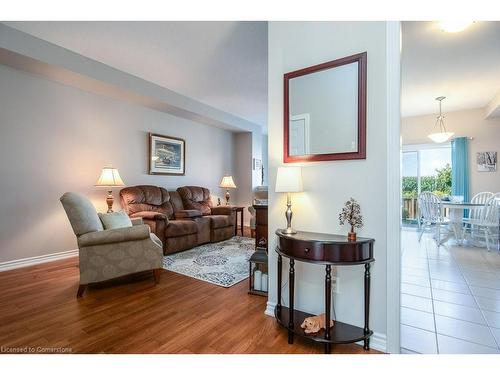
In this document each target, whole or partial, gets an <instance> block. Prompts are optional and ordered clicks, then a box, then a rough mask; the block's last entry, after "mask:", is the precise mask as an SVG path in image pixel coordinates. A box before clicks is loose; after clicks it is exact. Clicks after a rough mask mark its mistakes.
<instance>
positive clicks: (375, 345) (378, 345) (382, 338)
mask: <svg viewBox="0 0 500 375" xmlns="http://www.w3.org/2000/svg"><path fill="white" fill-rule="evenodd" d="M356 344H358V345H361V346H363V341H358V342H357V343H356ZM370 349H375V350H378V351H379V352H382V353H387V337H386V335H384V334H383V333H379V332H373V335H372V336H371V337H370Z"/></svg>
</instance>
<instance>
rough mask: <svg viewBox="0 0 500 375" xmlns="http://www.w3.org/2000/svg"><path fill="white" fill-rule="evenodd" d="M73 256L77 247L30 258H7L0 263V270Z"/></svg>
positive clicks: (76, 251)
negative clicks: (7, 259)
mask: <svg viewBox="0 0 500 375" xmlns="http://www.w3.org/2000/svg"><path fill="white" fill-rule="evenodd" d="M75 256H78V249H75V250H68V251H61V252H60V253H53V254H47V255H40V256H36V257H31V258H23V259H16V260H9V261H7V262H2V263H0V272H3V271H9V270H13V269H16V268H22V267H29V266H34V265H37V264H41V263H47V262H52V261H55V260H60V259H66V258H71V257H75Z"/></svg>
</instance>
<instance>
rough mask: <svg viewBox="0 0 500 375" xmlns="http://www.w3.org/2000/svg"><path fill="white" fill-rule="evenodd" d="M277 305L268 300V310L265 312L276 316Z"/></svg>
mask: <svg viewBox="0 0 500 375" xmlns="http://www.w3.org/2000/svg"><path fill="white" fill-rule="evenodd" d="M275 307H276V303H274V302H271V301H267V305H266V310H265V311H264V314H266V315H269V316H272V317H274V308H275Z"/></svg>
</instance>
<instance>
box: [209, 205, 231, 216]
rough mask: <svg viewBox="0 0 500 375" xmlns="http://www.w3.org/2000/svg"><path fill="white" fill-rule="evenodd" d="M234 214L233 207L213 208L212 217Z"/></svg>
mask: <svg viewBox="0 0 500 375" xmlns="http://www.w3.org/2000/svg"><path fill="white" fill-rule="evenodd" d="M233 212H234V207H233V206H217V207H212V215H231V214H232V213H233Z"/></svg>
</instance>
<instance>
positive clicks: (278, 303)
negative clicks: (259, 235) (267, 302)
mask: <svg viewBox="0 0 500 375" xmlns="http://www.w3.org/2000/svg"><path fill="white" fill-rule="evenodd" d="M282 265H283V258H282V257H281V255H279V254H278V301H277V303H276V309H277V312H278V314H281V279H282V272H283V267H282Z"/></svg>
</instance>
